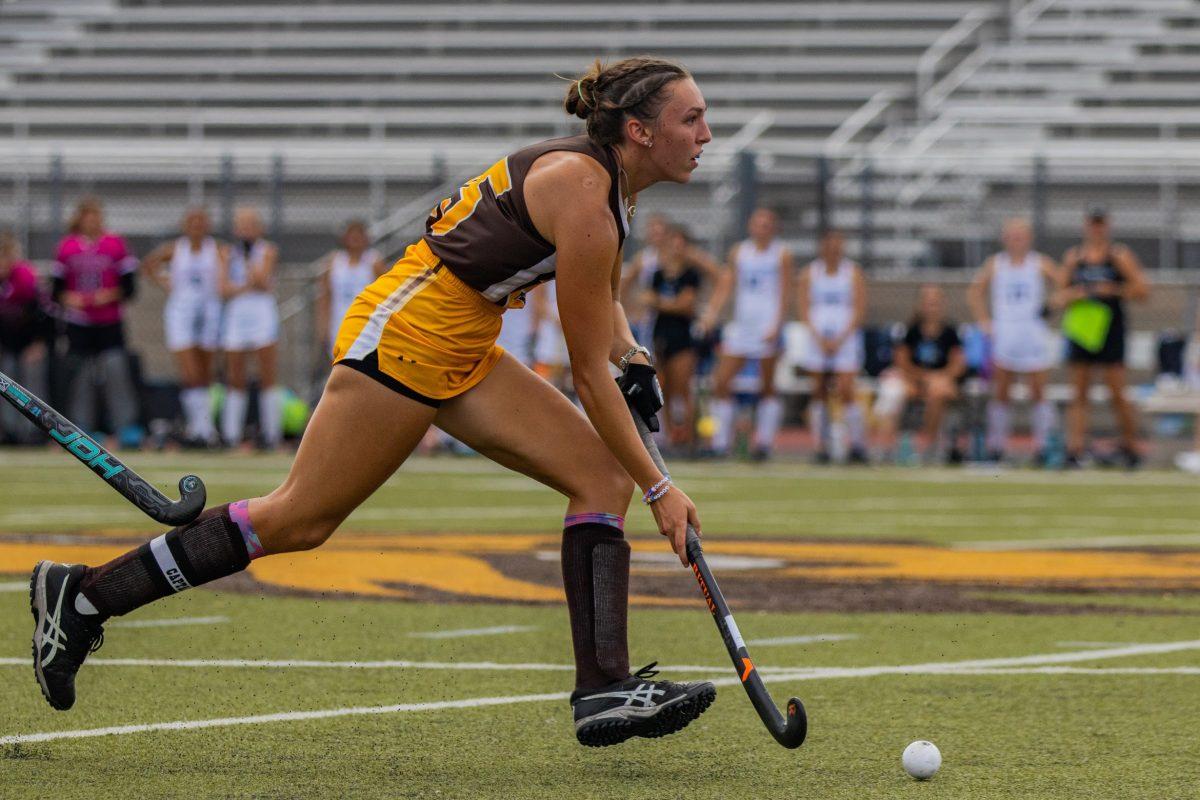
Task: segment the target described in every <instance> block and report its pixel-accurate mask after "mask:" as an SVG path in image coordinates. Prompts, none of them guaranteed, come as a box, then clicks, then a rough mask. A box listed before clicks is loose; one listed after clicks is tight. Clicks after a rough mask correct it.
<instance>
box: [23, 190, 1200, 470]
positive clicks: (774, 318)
mask: <svg viewBox="0 0 1200 800" xmlns="http://www.w3.org/2000/svg"><path fill="white" fill-rule="evenodd" d="M640 233H641V237H640V239H641V244H642V246H641V247H640V248H639V249H638V250H637V251H636V252H635V253H633V254H632V256H631V257H630V258H629V259H628V261H627V263H626V264H625V266H624V269H623V272H622V283H621V287H620V291H621V299H622V303H623V305H624V308H625V310H626V315H627V317H628V319H629V322H630V325H631V328H632V329H633V333H634V335H635V336H636V338H637V340H638V341H640V342H643V343H646V344H647V345H650V346H651V349H652V351H653V355H654V361H655V364H656V367H657V370H658V374H659V377H660V380H661V383H662V388H663V394H664V402H665V408H664V411H663V413H662V415H661V416H662V419H663V426H662V427H663V430H662V433H661V438H662V444H663V446H664V447H666V448H668V449H669V450H670V451H672V453H673V454H674V455H676V456H682V457H698V458H723V457H728V456H730V455H733V454H735V453H741V454H744V455H745V456H746V457H748V458H751V459H754V460H764V459H767V458H769V457H770V456H771V454H772V453H773V452H774V451H775V450H776V448H777V445H778V441H779V433H780V428H781V425H782V423H783V421H784V419H785V417H786V416H787V415H788V414H789V412H790V413H797V412H798V413H801V414H802V416H803V418H804V420H805V422H806V425H805V430H806V432H805V433H804V434H801V435H800V436H799V437H798V438H794V439H793V441H795V442H799V443H800V444H801V446H804V447H808V448H809V449H810V451H811V453H812V457H813V459H814V460H815V461H817V462H818V463H830V462H837V463H850V464H868V463H930V462H932V463H943V462H958V461H964V460H976V461H988V462H992V463H998V462H1006V461H1007V462H1022V463H1024V462H1029V463H1033V464H1035V465H1039V466H1048V467H1066V468H1074V467H1081V466H1086V465H1088V464H1090V463H1101V464H1118V465H1123V466H1126V467H1130V468H1132V467H1136V466H1137V465H1138V464H1139V462H1140V460H1141V455H1140V450H1139V445H1138V440H1137V430H1138V425H1137V419H1136V409H1135V406H1134V404H1133V403H1132V402H1130V400H1129V393H1128V391H1127V388H1128V387H1127V377H1126V364H1125V362H1126V358H1125V356H1126V353H1125V342H1126V337H1127V334H1128V330H1127V324H1126V306H1127V304H1128V303H1132V302H1139V301H1142V300H1144V299H1145V298H1146V297H1147V296H1148V293H1149V284H1148V281H1147V278H1146V273H1145V271H1144V270H1143V268H1142V266H1141V265H1140V264H1139V263H1138V260H1137V258H1136V256H1135V255H1134V254H1133V252H1132V251H1131V250H1130V249H1129V248H1127V247H1125V246H1124V245H1122V244H1121V243H1119V242H1117V241H1114V239H1113V237H1112V232H1111V227H1110V221H1109V217H1108V213H1107V212H1106V211H1105V210H1104V209H1103V208H1100V207H1093V208H1090V209H1088V210H1087V212H1086V214H1085V219H1084V224H1083V228H1082V235H1081V237H1080V242H1079V244H1078V245H1076V246H1075V247H1072V248H1071V249H1070V250H1068V251H1067V252H1066V253H1064V254H1063V255H1062V256H1061V257H1059V258H1052V257H1050V256H1048V255H1045V254H1042V253H1038V252H1037V251H1035V250H1034V249H1033V234H1032V229H1031V227H1030V225H1029V223H1028V222H1027V221H1025V220H1023V219H1012V220H1009V221H1008V222H1007V223H1006V224H1005V225H1004V228H1003V230H1002V231H1000V232H999V234H1000V235H999V238H1000V242H1001V246H1000V247H999V249H998V250H997V252H995V253H994V254H993V255H992V256H990V257H989V258H988V259H987V260H986V261H985V263H984V264H982V265H980V266H979V268H978V270H977V271H976V273H975V276H974V280H973V281H972V283H971V284H970V286H969V288H968V289H967V292H966V297H965V299H966V301H967V307H968V308H969V309H970V310H971V315H972V319H970V320H965V321H962V324H960V321H957V320H953V319H950V318H949V316H948V315H947V311H946V308H947V298H946V289H945V288H944V287H943V286H939V285H933V284H931V285H927V286H924V287H922V288H921V290H920V293H919V299H918V301H917V303H916V305H915V307H914V308H913V310H912V314H911V317H910V318H909V319H907V320H905V321H897V322H896V323H894V324H892V325H889V326H882V327H881V326H878V325H874V326H873V325H869V324H867V314H868V309H869V307H870V297H869V290H868V283H867V281H866V279H865V278H864V274H863V271H862V269H861V268H860V267H859V265H858V264H856V263H854V261H853V260H851V259H849V258H848V257H847V256H846V241H845V237H844V235H843V233H842V232H841V231H839V230H837V229H834V228H830V229H827V230H824V231H822V232H821V234H820V236H819V240H818V244H817V247H816V252H814V253H811V254H804V255H803V257H801V256H800V255H799V254H794V253H792V252H791V251H790V250H789V248H788V247H787V246H785V244H784V243H783V242H782V241H781V239H780V237H779V219H778V217H777V215H776V214H775V213H774V212H773V211H771V210H770V209H766V208H761V209H758V210H756V211H755V212H754V213H753V214H752V215H751V216H750V218H749V220H748V224H747V235H746V238H745V240H743V241H740V242H737V243H736V244H734V245H733V246H732V247H731V248H730V249H729V250H728V252H726V253H724V254H722V255H721V256H720V257H716V256H714V254H712V253H709V252H707V251H706V250H705V249H704V248H703V247H702V246H700V245H699V244H698V243H697V242H696V241H695V240H694V239H693V238H692V236H691V235H690V232H689V231H688V230H687V228H686V227H685V226H683V225H681V224H679V223H677V222H674V221H672V220H671V219H670V218H669V217H667V216H665V215H651V216H650V217H649V218H648V219H647V220H646V221H645V223H644V225H643V227H642V230H641V231H640ZM47 255H49V254H47ZM47 260H48V259H47ZM279 262H280V258H279V248H278V247H277V245H276V244H275V243H273V242H271V241H268V240H267V239H266V238H265V237H264V226H263V221H262V218H261V216H260V214H259V213H258V211H257V210H256V209H254V208H251V207H244V208H239V209H237V210H236V212H235V214H234V217H233V227H232V236H231V237H230V240H229V241H222V240H220V239H218V238H217V237H215V236H214V235H213V233H212V221H211V219H210V217H209V215H208V213H207V212H206V211H205V210H204V209H203V208H193V209H189V210H187V211H186V213H185V214H184V216H183V218H182V222H181V226H180V231H179V234H178V235H177V236H175V237H172V238H170V239H168V240H166V241H163V242H161V243H159V244H158V245H157V246H155V247H153V248H152V249H150V251H149V252H148V253H146V254H145V255H144V256H142V257H141V258H139V257H137V256H136V255H135V254H134V253H133V252H131V250H130V248H129V246H128V244H127V242H126V240H125V238H123V237H122V236H121V235H120V234H119V233H118V232H114V231H112V230H110V229H109V228H108V227H107V226H106V224H105V219H104V209H103V206H102V204H101V203H100V201H99V200H97V199H96V198H91V197H88V198H83V199H82V200H80V201H79V202H78V203H77V205H76V206H75V208H74V211H73V213H72V214H71V217H70V219H69V220H68V223H67V226H66V234H65V235H64V236H63V237H62V239H61V241H59V242H58V244H57V246H56V247H55V249H54V252H53V260H52V267H51V268H50V269H49V270H44V271H43V272H44V274H39V272H38V270H37V269H35V267H34V265H33V264H32V263H31V262H30V261H28V260H26V258H25V257H24V255H23V254H22V252H21V249H20V247H19V244H18V242H17V241H16V239H15V238H14V237H13V236H11V235H8V234H3V233H0V371H3V372H5V373H6V374H8V375H10V376H11V377H12V378H13V379H15V380H16V381H18V382H20V383H22V384H24V385H25V386H26V387H27V388H28V389H30V390H31V391H33V392H34V393H35V394H38V395H43V396H46V395H47V394H49V393H51V391H52V387H51V384H52V383H55V382H57V384H58V385H59V387H60V388H59V391H57V392H55V393H54V394H55V396H57V397H58V398H59V402H60V403H61V404H62V408H61V410H62V411H63V413H65V414H66V415H67V416H68V417H70V418H71V419H72V420H73V421H75V422H76V424H78V425H79V426H80V427H82V428H83V429H85V430H87V431H90V432H92V433H93V435H94V436H96V437H98V438H99V439H101V440H103V441H105V442H106V444H108V445H109V446H110V447H125V448H131V447H138V446H141V445H143V443H144V441H145V439H146V435H147V432H146V430H145V426H144V422H145V414H143V413H142V411H141V409H140V408H139V387H140V381H139V380H138V379H137V376H136V375H135V369H133V368H131V365H136V363H137V362H136V359H131V358H130V352H129V349H130V348H129V343H128V341H127V333H126V324H125V323H126V307H127V305H128V303H129V302H130V301H131V300H132V299H133V298H134V297H135V295H136V293H137V292H138V291H146V288H145V286H144V285H145V284H147V283H148V284H149V286H150V290H151V291H161V292H162V293H163V295H164V311H163V328H162V330H163V336H162V340H161V342H162V345H163V346H165V348H166V349H167V350H168V351H169V352H170V353H171V355H172V358H173V361H174V365H175V369H176V375H177V381H178V392H177V393H176V394H175V395H174V397H175V402H177V407H176V409H175V414H174V416H175V423H174V425H173V427H172V429H171V430H170V431H169V432H168V434H167V435H166V436H165V437H164V436H162V435H160V436H158V441H157V443H158V444H162V443H163V441H164V438H165V439H166V440H167V441H172V442H177V443H179V444H180V445H182V446H187V447H202V448H218V447H230V448H239V449H248V448H252V447H259V448H262V449H266V450H274V449H277V448H279V447H280V446H281V443H282V441H283V436H284V425H283V420H284V416H285V415H284V407H285V402H286V398H287V393H286V391H285V389H284V388H283V387H282V385H281V382H280V378H279V367H278V362H279V333H280V317H279V310H278V308H277V303H276V299H275V293H274V288H275V282H276V272H277V269H278V265H279ZM386 269H387V265H386V263H385V261H384V260H383V257H382V256H381V254H380V253H378V252H376V251H375V250H374V249H372V248H371V241H370V237H369V233H368V228H367V226H366V225H365V223H363V222H362V221H358V220H354V221H350V222H348V223H347V224H345V226H344V228H343V229H342V231H341V235H340V239H339V241H338V243H337V247H336V248H335V249H334V250H332V251H331V252H330V253H329V254H328V255H327V256H326V257H325V258H324V259H323V260H322V262H321V264H320V269H319V270H318V272H317V274H318V275H319V278H318V280H319V291H318V292H317V298H318V299H317V303H316V308H315V314H316V330H317V331H318V334H319V336H320V337H321V338H322V345H323V346H324V350H325V352H329V350H330V349H331V345H332V342H333V341H334V340H335V339H336V335H337V329H338V325H339V324H340V322H341V319H342V316H343V314H344V313H345V311H346V309H347V308H348V307H349V306H350V304H351V302H352V301H353V299H354V298H355V296H356V295H357V294H358V293H359V292H360V291H361V290H362V289H363V288H364V287H365V286H366V285H367V284H369V283H370V282H372V281H373V280H374V279H375V278H376V277H378V276H379V275H381V274H383V272H384V271H385V270H386ZM146 344H148V343H145V342H141V343H139V346H144V345H146ZM501 344H502V345H503V346H505V348H506V349H507V350H509V351H510V352H511V353H513V354H514V355H515V356H516V357H517V358H518V359H520V360H521V361H523V362H524V363H526V364H527V365H529V366H530V367H531V368H532V369H534V370H535V371H537V372H538V374H540V375H541V376H542V377H544V378H545V379H546V380H548V381H550V382H551V383H553V384H554V385H556V386H557V387H559V388H560V389H561V390H562V391H564V392H566V393H568V394H571V391H572V390H571V380H570V358H569V355H568V352H567V347H566V343H565V340H564V337H563V334H562V329H561V326H560V324H559V321H558V312H557V304H556V301H555V296H554V284H553V283H552V282H551V283H547V284H544V285H542V286H539V287H537V288H536V289H534V290H532V291H531V292H529V293H528V297H527V301H526V305H525V308H523V309H510V310H509V311H508V312H507V313H506V314H505V315H504V325H503V331H502V333H501ZM1064 357H1065V362H1066V363H1065V376H1064V377H1065V383H1066V386H1067V387H1068V390H1069V395H1068V396H1067V397H1063V398H1059V400H1060V401H1061V402H1058V403H1056V402H1055V400H1054V399H1053V398H1051V397H1050V396H1048V385H1049V383H1048V377H1049V375H1050V374H1051V372H1052V370H1054V369H1056V368H1057V366H1058V364H1059V363H1060V362H1061V361H1063V360H1064ZM787 370H796V371H798V372H801V373H802V374H803V376H804V377H803V380H802V381H801V382H800V383H796V382H792V383H791V384H789V389H790V392H791V394H790V398H789V400H790V404H788V405H785V402H784V398H781V397H780V392H779V391H778V386H777V383H778V382H777V377H778V376H779V375H780V374H784V375H785V377H786V374H787ZM218 379H219V380H218ZM1095 382H1100V383H1102V384H1103V385H1104V386H1105V387H1106V389H1107V391H1106V392H1102V395H1103V396H1105V397H1107V401H1106V402H1107V403H1108V404H1109V405H1110V406H1111V418H1112V419H1113V421H1114V422H1115V429H1116V438H1115V446H1110V447H1107V448H1103V447H1102V448H1094V447H1091V446H1089V442H1088V431H1089V417H1090V409H1091V406H1092V402H1091V397H1092V393H1091V392H1090V388H1091V386H1092V384H1093V383H1095ZM214 387H218V388H214ZM797 387H799V388H798V389H797ZM797 398H799V401H797ZM1017 399H1019V400H1021V401H1022V403H1021V404H1020V405H1021V411H1020V413H1018V412H1017V408H1016V406H1017V403H1016V402H1015V400H1017ZM1060 412H1061V413H1060ZM1017 422H1020V423H1021V425H1019V426H1018V425H1017ZM1018 427H1020V428H1021V429H1022V430H1020V431H1016V428H1018ZM1014 433H1020V434H1021V437H1020V439H1019V441H1020V446H1019V447H1014V441H1015V439H1014ZM789 435H791V434H789ZM0 436H2V437H3V441H5V442H8V443H30V442H34V441H38V434H37V432H36V431H34V430H33V428H32V427H31V426H29V425H28V424H27V423H24V421H23V420H20V419H19V418H18V417H17V416H16V414H15V413H14V412H13V411H12V410H11V409H8V408H5V409H0ZM1195 449H1196V451H1197V452H1196V453H1184V454H1183V455H1182V456H1181V458H1180V464H1181V465H1182V466H1185V468H1190V467H1188V464H1194V465H1195V467H1196V468H1197V470H1200V442H1198V444H1197V447H1196V448H1195Z"/></svg>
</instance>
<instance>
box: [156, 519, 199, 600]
mask: <svg viewBox="0 0 1200 800" xmlns="http://www.w3.org/2000/svg"><path fill="white" fill-rule="evenodd" d="M150 553H151V555H153V556H154V560H155V561H156V562H158V568H159V569H161V570H162V574H163V577H164V578H166V579H167V583H169V584H171V588H172V589H174V590H175V591H177V592H182V591H183V590H184V589H190V588H192V585H191V584H190V583H188V582H187V578H185V577H183V570H181V569H180V568H179V565H178V564H176V563H175V556H173V555H171V548H170V547H167V535H166V534H165V533H164V534H163V535H162V536H156V537H155V538H153V539H151V540H150Z"/></svg>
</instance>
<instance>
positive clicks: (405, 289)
mask: <svg viewBox="0 0 1200 800" xmlns="http://www.w3.org/2000/svg"><path fill="white" fill-rule="evenodd" d="M437 270H438V268H437V267H429V268H427V269H425V270H424V271H422V272H420V273H418V274H416V275H413V276H411V277H409V278H408V279H407V280H406V281H404V282H403V283H401V284H400V285H399V286H397V287H396V291H394V292H392V293H391V294H390V295H388V296H387V299H386V300H384V301H383V302H382V303H380V304H379V305H377V306H375V310H374V311H372V312H371V318H370V319H368V320H367V324H366V325H364V326H363V329H362V330H361V331H360V332H359V334H358V338H356V339H355V340H354V344H352V345H350V349H349V351H347V352H346V355H345V357H346V358H351V359H355V360H358V359H362V358H366V357H367V356H369V355H370V354H371V353H372V352H373V351H374V350H376V349H377V348H378V347H379V340H380V339H381V338H383V329H384V327H386V326H387V321H388V320H389V319H391V317H392V315H393V314H395V313H396V312H397V311H399V310H400V309H402V308H404V306H405V305H407V304H408V301H409V300H411V299H413V297H414V296H416V294H417V292H418V291H420V290H421V288H422V287H424V286H425V284H426V283H428V282H429V281H430V280H432V278H433V276H434V275H436V274H437Z"/></svg>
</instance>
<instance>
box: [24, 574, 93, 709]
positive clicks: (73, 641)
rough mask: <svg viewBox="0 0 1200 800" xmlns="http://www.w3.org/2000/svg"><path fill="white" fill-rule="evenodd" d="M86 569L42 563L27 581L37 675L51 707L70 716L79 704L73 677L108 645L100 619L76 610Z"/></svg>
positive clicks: (34, 665)
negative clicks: (32, 621) (86, 662)
mask: <svg viewBox="0 0 1200 800" xmlns="http://www.w3.org/2000/svg"><path fill="white" fill-rule="evenodd" d="M83 571H84V566H83V565H82V564H55V563H54V562H52V561H42V562H39V563H38V565H37V566H36V567H34V569H33V575H32V577H31V578H30V579H29V610H30V611H31V612H32V613H33V619H34V623H35V625H36V627H35V628H34V629H33V673H34V675H36V676H37V681H38V685H39V686H41V687H42V694H43V695H44V696H45V697H46V700H47V701H48V702H49V703H50V705H51V706H53V707H54V708H57V709H58V710H59V711H66V710H67V709H68V708H70V707H71V706H72V705H74V704H75V673H76V672H78V671H79V668H80V667H81V666H82V665H83V660H84V659H85V658H87V657H88V653H94V652H96V651H97V650H99V649H100V645H102V644H104V627H103V626H102V625H101V624H100V618H99V617H98V616H93V615H89V614H80V613H79V612H78V611H76V610H75V595H76V594H78V586H79V581H80V579H82V578H83Z"/></svg>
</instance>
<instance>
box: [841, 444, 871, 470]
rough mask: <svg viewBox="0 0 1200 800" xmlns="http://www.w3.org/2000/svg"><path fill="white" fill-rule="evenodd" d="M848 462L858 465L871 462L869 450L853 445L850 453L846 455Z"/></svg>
mask: <svg viewBox="0 0 1200 800" xmlns="http://www.w3.org/2000/svg"><path fill="white" fill-rule="evenodd" d="M846 463H847V464H856V465H858V466H866V465H868V464H870V463H871V458H870V457H869V456H868V455H867V451H866V450H864V449H863V448H861V447H851V448H850V452H849V454H848V455H847V456H846Z"/></svg>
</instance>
